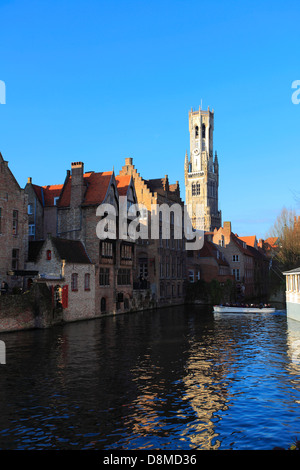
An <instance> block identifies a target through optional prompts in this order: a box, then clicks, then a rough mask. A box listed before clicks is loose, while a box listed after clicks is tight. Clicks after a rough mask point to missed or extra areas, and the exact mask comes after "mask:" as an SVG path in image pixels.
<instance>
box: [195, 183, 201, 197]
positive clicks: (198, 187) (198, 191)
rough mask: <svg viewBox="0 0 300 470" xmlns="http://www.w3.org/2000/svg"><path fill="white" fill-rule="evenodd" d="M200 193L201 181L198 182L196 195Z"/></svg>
mask: <svg viewBox="0 0 300 470" xmlns="http://www.w3.org/2000/svg"><path fill="white" fill-rule="evenodd" d="M199 194H200V183H197V184H196V195H197V196H199Z"/></svg>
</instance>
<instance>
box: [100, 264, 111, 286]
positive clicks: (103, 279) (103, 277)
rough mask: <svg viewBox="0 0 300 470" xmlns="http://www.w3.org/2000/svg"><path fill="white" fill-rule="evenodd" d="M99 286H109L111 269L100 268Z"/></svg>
mask: <svg viewBox="0 0 300 470" xmlns="http://www.w3.org/2000/svg"><path fill="white" fill-rule="evenodd" d="M99 285H100V286H109V268H100V272H99Z"/></svg>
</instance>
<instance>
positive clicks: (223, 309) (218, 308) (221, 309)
mask: <svg viewBox="0 0 300 470" xmlns="http://www.w3.org/2000/svg"><path fill="white" fill-rule="evenodd" d="M274 312H275V308H273V307H265V306H262V307H260V306H253V307H251V306H249V307H246V306H239V305H236V306H226V305H215V306H214V313H274Z"/></svg>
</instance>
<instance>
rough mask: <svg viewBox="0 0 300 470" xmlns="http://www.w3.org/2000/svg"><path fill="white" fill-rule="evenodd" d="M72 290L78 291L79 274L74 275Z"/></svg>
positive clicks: (72, 277)
mask: <svg viewBox="0 0 300 470" xmlns="http://www.w3.org/2000/svg"><path fill="white" fill-rule="evenodd" d="M71 289H72V291H77V290H78V274H77V273H73V274H72V276H71Z"/></svg>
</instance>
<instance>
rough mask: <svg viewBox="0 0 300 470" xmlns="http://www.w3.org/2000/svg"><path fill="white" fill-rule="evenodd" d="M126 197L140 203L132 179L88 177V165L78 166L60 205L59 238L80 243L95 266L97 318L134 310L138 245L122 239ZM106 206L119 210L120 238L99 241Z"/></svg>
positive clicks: (101, 175) (96, 174) (107, 174)
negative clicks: (102, 208)
mask: <svg viewBox="0 0 300 470" xmlns="http://www.w3.org/2000/svg"><path fill="white" fill-rule="evenodd" d="M120 196H126V197H127V198H128V203H129V204H132V203H136V195H135V189H134V184H133V180H132V178H128V177H125V178H124V177H121V176H120V177H117V178H116V177H115V174H114V172H113V171H110V172H94V171H91V172H88V173H84V164H83V163H82V162H75V163H72V165H71V171H70V172H68V173H67V178H66V180H65V183H64V185H63V188H62V190H61V194H60V198H59V200H58V201H57V235H58V237H62V238H67V239H71V240H80V241H81V242H82V243H83V245H84V246H85V248H86V251H87V253H88V255H89V257H90V259H91V261H92V263H93V264H94V265H95V279H96V281H95V315H96V316H97V315H99V314H100V313H119V312H124V311H128V310H130V309H131V308H132V297H133V267H134V257H135V243H133V242H132V240H123V239H119V237H118V233H119V202H120V199H119V198H120ZM102 204H110V205H111V206H113V207H115V210H116V214H117V217H116V232H117V233H116V238H115V239H111V238H109V237H108V238H106V239H99V238H98V235H97V233H96V227H97V225H98V223H99V222H100V220H103V218H104V217H102V218H101V217H99V216H98V215H97V214H96V211H97V208H98V207H99V206H101V205H102Z"/></svg>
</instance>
